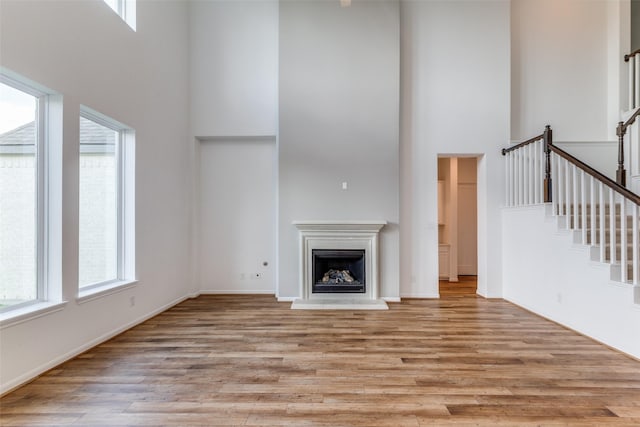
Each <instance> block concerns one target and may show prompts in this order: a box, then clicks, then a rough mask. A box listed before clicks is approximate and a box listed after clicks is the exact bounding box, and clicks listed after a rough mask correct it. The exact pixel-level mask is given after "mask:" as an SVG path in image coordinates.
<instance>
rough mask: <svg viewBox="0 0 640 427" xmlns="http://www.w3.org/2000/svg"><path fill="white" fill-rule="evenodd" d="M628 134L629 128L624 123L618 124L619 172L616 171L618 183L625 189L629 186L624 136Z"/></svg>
mask: <svg viewBox="0 0 640 427" xmlns="http://www.w3.org/2000/svg"><path fill="white" fill-rule="evenodd" d="M625 133H627V126H626V125H625V123H623V122H618V127H617V128H616V135H618V170H616V182H617V183H618V184H620V185H622V186H623V187H626V186H627V171H626V170H625V169H624V135H625Z"/></svg>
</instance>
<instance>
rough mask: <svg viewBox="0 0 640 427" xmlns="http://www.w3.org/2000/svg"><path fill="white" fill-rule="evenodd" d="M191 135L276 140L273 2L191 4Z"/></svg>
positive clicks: (275, 11) (230, 0) (235, 0)
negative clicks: (271, 137) (238, 136)
mask: <svg viewBox="0 0 640 427" xmlns="http://www.w3.org/2000/svg"><path fill="white" fill-rule="evenodd" d="M190 9H191V11H190V19H189V28H190V52H191V58H190V63H191V116H192V117H191V126H192V132H193V134H194V135H195V136H205V137H206V136H229V135H275V134H276V129H277V111H278V98H277V96H278V94H277V82H278V1H277V0H264V1H238V0H227V1H218V0H216V1H194V2H191V4H190Z"/></svg>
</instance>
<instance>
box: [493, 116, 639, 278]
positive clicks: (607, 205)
mask: <svg viewBox="0 0 640 427" xmlns="http://www.w3.org/2000/svg"><path fill="white" fill-rule="evenodd" d="M552 139H553V134H552V131H551V128H550V127H549V126H547V127H546V128H545V131H544V132H543V133H542V134H541V135H538V136H536V137H534V138H532V139H530V140H528V141H525V142H523V143H521V144H518V145H516V146H514V147H511V148H509V149H505V150H503V154H504V156H505V157H506V161H507V167H506V173H507V185H506V205H507V206H513V207H518V206H527V205H535V204H541V203H545V204H547V205H548V209H547V214H548V215H550V216H551V217H553V218H555V221H556V227H557V228H558V229H560V230H567V231H569V232H571V234H572V238H573V243H574V244H578V245H584V246H586V247H588V248H589V254H590V257H591V261H595V262H599V263H603V264H608V265H609V269H610V279H611V280H613V281H616V282H620V283H624V284H630V285H638V284H639V283H640V196H638V195H636V194H634V193H632V192H631V191H629V190H628V189H626V188H625V187H624V186H622V185H620V184H618V183H617V182H615V181H613V180H611V179H610V178H608V177H606V176H604V175H602V174H601V173H599V172H598V171H596V170H594V169H593V168H591V167H590V166H588V165H586V164H585V163H583V162H582V161H580V160H579V159H577V158H575V157H574V156H572V155H570V154H569V153H567V152H565V151H564V150H562V149H560V148H559V147H557V146H555V145H553V141H552Z"/></svg>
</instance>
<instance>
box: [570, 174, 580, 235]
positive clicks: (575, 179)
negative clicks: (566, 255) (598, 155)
mask: <svg viewBox="0 0 640 427" xmlns="http://www.w3.org/2000/svg"><path fill="white" fill-rule="evenodd" d="M571 181H572V182H571V183H572V187H571V190H572V191H573V200H572V202H571V204H572V206H571V207H572V209H573V227H571V228H572V229H574V230H578V229H579V228H580V222H579V220H580V212H579V210H580V209H578V208H579V207H580V201H579V200H578V168H577V167H575V166H574V165H571Z"/></svg>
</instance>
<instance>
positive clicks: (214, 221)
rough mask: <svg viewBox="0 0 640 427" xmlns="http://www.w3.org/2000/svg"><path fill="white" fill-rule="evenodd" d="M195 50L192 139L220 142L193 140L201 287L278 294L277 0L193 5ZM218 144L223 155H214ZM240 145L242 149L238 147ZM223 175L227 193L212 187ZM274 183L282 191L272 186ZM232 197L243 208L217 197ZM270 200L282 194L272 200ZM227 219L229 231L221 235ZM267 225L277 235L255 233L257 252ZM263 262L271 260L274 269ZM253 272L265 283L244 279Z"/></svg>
mask: <svg viewBox="0 0 640 427" xmlns="http://www.w3.org/2000/svg"><path fill="white" fill-rule="evenodd" d="M189 51H190V62H189V63H190V91H189V93H190V98H191V102H190V111H191V135H192V136H193V137H197V138H200V139H201V140H203V141H206V140H207V139H210V138H211V137H213V140H214V141H215V142H203V143H202V144H201V143H200V142H198V140H195V141H194V149H195V153H194V159H193V163H194V166H195V167H194V169H193V176H192V179H193V186H194V188H195V189H196V190H195V191H196V194H197V195H198V196H199V197H198V198H197V199H196V200H195V201H194V202H195V203H194V218H193V223H194V224H196V225H195V228H194V230H193V247H194V250H195V251H196V252H198V253H199V256H197V257H194V260H193V265H192V269H193V271H194V274H196V275H197V276H198V277H199V280H198V285H197V289H198V290H201V291H205V292H215V291H222V290H224V291H228V292H248V291H249V290H254V291H256V292H265V291H267V290H270V291H271V292H275V277H274V276H275V269H276V260H275V247H273V248H271V249H270V250H269V251H267V249H266V247H265V246H268V244H267V243H266V242H267V241H270V242H271V243H272V244H273V245H274V246H275V242H274V240H275V229H276V222H275V216H276V211H275V206H276V190H277V189H276V188H275V179H276V177H277V157H276V156H272V157H271V162H272V163H271V165H266V164H264V159H265V157H264V156H263V154H264V153H263V150H264V149H266V148H267V147H268V146H269V145H270V146H271V149H273V150H275V143H274V141H276V135H277V128H278V119H277V114H278V94H277V87H278V1H277V0H264V1H251V0H248V1H240V0H230V1H218V0H216V1H193V2H191V3H190V12H189ZM262 136H268V138H266V139H264V138H263V139H262V143H257V142H256V141H257V140H256V138H255V137H262ZM266 140H268V141H271V142H266V143H265V142H264V141H266ZM211 144H216V146H218V148H220V149H221V150H223V151H219V152H214V150H215V148H214V147H213V146H211ZM231 144H239V145H241V147H236V148H235V149H234V148H233V147H232V146H231ZM265 144H266V145H265ZM218 154H221V155H223V156H224V157H222V158H218V157H217V156H218ZM240 154H242V155H240ZM243 156H246V158H243ZM254 162H258V163H254ZM221 168H222V169H221ZM268 168H270V169H271V170H272V171H273V173H274V174H275V176H276V177H272V176H270V175H269V174H270V173H271V172H268V171H267V169H268ZM222 170H224V171H225V172H226V173H228V174H229V176H228V177H227V178H226V179H224V184H225V187H224V188H217V187H212V186H211V185H212V183H211V182H209V180H210V179H215V180H218V182H221V181H219V180H220V179H221V176H220V174H221V172H222ZM265 174H266V177H263V175H265ZM261 177H263V178H264V179H262V178H261ZM251 178H253V179H254V180H256V181H260V182H259V183H258V187H255V186H251V185H250V184H249V181H247V180H248V179H251ZM267 183H270V184H271V185H273V186H274V187H273V188H271V189H267V188H266V187H264V185H266V184H267ZM214 184H215V183H214ZM263 188H264V192H261V191H262V190H261V189H263ZM259 189H260V190H259ZM225 190H226V191H228V192H225ZM233 191H235V196H236V198H237V199H238V200H236V201H235V202H231V203H227V204H226V205H219V204H217V203H215V201H214V200H213V199H212V197H218V195H224V194H226V195H231V194H232V192H233ZM253 197H257V198H259V199H260V200H261V202H260V203H257V204H256V205H254V206H253V208H249V206H248V205H247V206H245V205H244V204H243V203H242V201H246V202H248V201H249V199H250V198H253ZM268 197H273V200H271V202H270V203H269V201H268V200H267V199H266V198H268ZM266 204H268V205H269V206H268V207H267V206H266ZM245 208H247V209H245ZM269 209H271V210H269ZM234 210H236V211H235V212H234ZM267 218H269V219H270V221H271V222H270V224H269V225H267V224H266V223H265V220H266V219H267ZM221 221H222V222H224V224H225V226H226V227H225V228H224V229H220V228H219V226H220V224H221ZM258 224H260V225H262V226H264V227H268V230H263V231H261V232H260V231H257V230H254V231H256V232H257V234H256V237H257V241H258V242H260V243H259V244H258V245H257V246H255V245H251V242H250V241H249V240H248V239H249V234H248V233H247V232H248V231H249V229H252V230H253V229H254V228H255V227H257V226H258ZM247 227H249V228H247ZM231 230H236V231H237V230H245V232H243V233H240V234H232V233H231V232H230V231H231ZM242 236H244V238H243V237H242ZM254 243H255V242H254ZM247 245H251V246H247ZM222 247H226V248H228V250H227V255H228V256H229V257H231V258H232V259H233V262H230V263H217V262H213V263H212V262H211V260H210V259H209V258H208V255H207V254H209V253H210V252H211V251H214V252H215V251H217V250H218V249H219V248H222ZM265 252H268V253H265ZM263 260H266V261H267V262H269V266H268V267H267V268H264V267H263V266H262V261H263ZM252 272H253V273H256V272H261V273H263V274H264V276H263V278H262V279H261V280H255V279H253V280H250V279H248V278H245V279H242V280H241V279H240V275H241V274H245V277H247V276H246V275H248V274H249V273H252Z"/></svg>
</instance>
